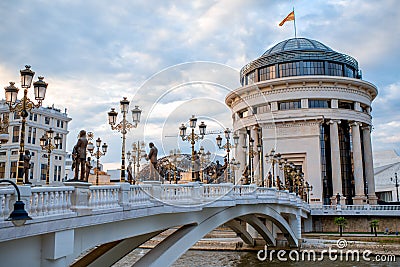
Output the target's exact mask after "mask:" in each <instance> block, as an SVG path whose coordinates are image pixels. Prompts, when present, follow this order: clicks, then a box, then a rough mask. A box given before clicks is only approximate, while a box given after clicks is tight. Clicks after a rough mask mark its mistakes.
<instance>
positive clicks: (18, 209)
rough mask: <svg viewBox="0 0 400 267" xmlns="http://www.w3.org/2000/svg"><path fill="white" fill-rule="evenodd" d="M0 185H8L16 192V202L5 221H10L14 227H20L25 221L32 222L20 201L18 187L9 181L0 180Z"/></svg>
mask: <svg viewBox="0 0 400 267" xmlns="http://www.w3.org/2000/svg"><path fill="white" fill-rule="evenodd" d="M0 183H9V184H11V185H12V186H13V187H14V188H15V191H17V197H18V198H17V201H15V203H14V210H13V211H12V212H11V214H10V216H9V217H8V218H7V219H6V221H11V222H12V223H13V224H14V225H15V226H22V225H24V224H25V222H26V220H32V218H31V217H29V215H28V212H26V210H25V209H24V206H25V203H24V202H23V201H21V193H20V192H19V188H18V186H17V185H16V184H15V183H14V182H13V181H10V180H4V179H2V180H0Z"/></svg>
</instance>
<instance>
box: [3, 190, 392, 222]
mask: <svg viewBox="0 0 400 267" xmlns="http://www.w3.org/2000/svg"><path fill="white" fill-rule="evenodd" d="M19 188H20V191H21V198H22V200H23V201H24V203H25V205H26V210H27V211H28V213H29V215H30V216H31V217H45V216H52V215H68V216H71V214H72V215H73V214H77V215H78V216H80V215H90V214H92V213H93V212H95V213H98V212H100V213H103V212H112V211H113V210H129V209H137V208H138V207H146V205H159V203H160V202H163V203H167V204H174V203H176V204H178V205H179V204H184V205H193V204H207V203H209V202H210V201H212V200H229V201H231V200H238V201H253V200H256V199H260V201H261V200H262V201H264V202H265V203H267V202H271V203H273V202H274V203H278V204H291V205H292V204H296V205H298V203H302V204H304V203H303V202H302V201H301V200H300V199H299V198H298V197H297V196H296V195H294V194H291V193H288V192H286V191H279V190H277V189H276V188H260V187H257V186H256V185H253V184H252V185H233V184H230V183H225V184H198V183H189V184H158V185H153V184H140V185H129V184H128V183H121V184H114V185H98V186H97V185H90V184H87V183H80V182H77V183H70V185H68V186H59V187H53V186H51V187H47V186H43V187H30V186H21V187H19ZM15 200H16V196H15V192H14V189H13V188H12V187H8V186H7V187H6V186H4V187H3V188H0V219H1V218H2V219H6V218H7V217H8V216H9V214H10V212H11V210H12V208H13V204H14V202H15ZM305 208H306V209H307V207H305ZM360 208H361V207H360ZM374 209H376V208H375V207H374ZM386 209H387V210H389V207H386Z"/></svg>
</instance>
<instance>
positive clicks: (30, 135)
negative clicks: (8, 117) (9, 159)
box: [28, 127, 32, 144]
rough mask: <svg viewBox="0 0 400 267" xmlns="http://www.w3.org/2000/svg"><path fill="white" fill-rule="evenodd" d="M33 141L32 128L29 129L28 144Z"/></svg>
mask: <svg viewBox="0 0 400 267" xmlns="http://www.w3.org/2000/svg"><path fill="white" fill-rule="evenodd" d="M31 141H32V127H29V128H28V144H30V143H31Z"/></svg>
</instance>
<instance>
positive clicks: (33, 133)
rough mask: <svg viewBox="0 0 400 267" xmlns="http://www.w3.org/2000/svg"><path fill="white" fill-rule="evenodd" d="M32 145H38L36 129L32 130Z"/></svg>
mask: <svg viewBox="0 0 400 267" xmlns="http://www.w3.org/2000/svg"><path fill="white" fill-rule="evenodd" d="M32 144H34V145H35V144H36V128H33V130H32Z"/></svg>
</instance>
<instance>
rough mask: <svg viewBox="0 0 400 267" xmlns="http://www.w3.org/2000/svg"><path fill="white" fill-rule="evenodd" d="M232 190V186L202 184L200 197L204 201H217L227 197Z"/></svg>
mask: <svg viewBox="0 0 400 267" xmlns="http://www.w3.org/2000/svg"><path fill="white" fill-rule="evenodd" d="M232 189H233V185H232V184H204V185H202V186H201V195H202V197H203V198H205V199H217V198H221V197H223V196H226V195H228V194H229V193H230V191H231V190H232Z"/></svg>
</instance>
